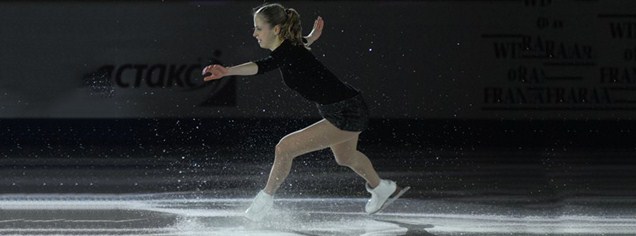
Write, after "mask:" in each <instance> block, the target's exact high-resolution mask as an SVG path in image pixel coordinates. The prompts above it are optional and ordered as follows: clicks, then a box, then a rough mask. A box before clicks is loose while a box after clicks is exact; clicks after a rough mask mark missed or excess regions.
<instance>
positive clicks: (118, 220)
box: [0, 193, 636, 235]
mask: <svg viewBox="0 0 636 236" xmlns="http://www.w3.org/2000/svg"><path fill="white" fill-rule="evenodd" d="M249 200H250V199H244V198H235V199H218V198H214V197H213V196H206V195H205V194H201V193H196V194H195V193H192V194H188V193H164V194H143V195H126V194H123V195H106V194H103V195H4V196H2V197H0V206H1V208H2V211H1V213H0V235H633V234H634V232H636V218H635V217H634V216H636V214H635V213H636V209H634V207H627V206H629V205H631V206H633V205H632V204H631V203H629V202H628V200H621V199H613V200H610V199H606V202H604V203H603V204H602V207H600V206H599V205H597V204H598V203H599V199H576V200H572V201H570V202H567V203H562V204H564V205H561V206H543V207H535V208H533V207H528V206H524V205H516V204H507V203H506V201H508V200H507V199H488V200H486V199H460V200H448V199H446V200H444V199H429V200H422V199H412V198H408V196H407V197H405V198H403V199H400V200H398V201H396V202H395V203H393V204H392V205H391V206H390V207H388V208H387V209H385V210H384V211H383V212H381V213H378V214H375V215H372V216H369V215H367V214H365V213H364V211H363V206H364V203H365V201H366V199H363V198H283V199H277V200H276V203H275V210H274V211H273V212H271V214H270V215H269V216H268V217H267V218H266V219H265V220H263V221H262V222H258V223H256V222H250V221H248V220H246V219H244V218H243V210H244V209H245V208H247V206H248V205H249ZM612 205H613V206H617V207H614V208H608V207H607V206H612ZM621 206H622V207H621ZM545 209H549V210H547V211H546V210H545Z"/></svg>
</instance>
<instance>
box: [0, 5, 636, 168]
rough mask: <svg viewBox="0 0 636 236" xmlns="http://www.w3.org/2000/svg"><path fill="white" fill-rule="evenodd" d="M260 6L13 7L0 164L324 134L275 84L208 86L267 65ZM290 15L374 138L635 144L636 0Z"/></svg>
mask: <svg viewBox="0 0 636 236" xmlns="http://www.w3.org/2000/svg"><path fill="white" fill-rule="evenodd" d="M259 3H260V1H254V2H248V1H240V2H234V1H172V2H160V1H136V2H124V1H93V2H84V1H62V2H44V1H10V2H3V3H1V5H2V7H0V16H1V20H0V35H2V36H1V37H0V41H1V42H0V62H1V65H2V66H1V67H0V140H1V141H2V143H1V144H0V145H2V149H0V152H2V154H4V156H5V157H6V156H16V155H21V154H16V153H19V152H17V151H16V150H20V148H21V147H23V146H25V145H27V146H28V145H33V146H40V147H41V146H47V145H48V146H81V145H116V144H117V145H131V144H132V145H133V146H135V145H137V144H148V145H168V144H171V145H192V144H193V143H200V142H204V143H207V144H210V145H216V144H219V145H241V144H245V143H246V142H256V143H259V144H261V143H262V144H267V145H269V144H272V145H273V144H274V143H275V142H276V140H277V139H278V138H280V137H281V136H282V135H284V134H285V133H288V132H290V131H293V130H295V129H298V128H302V127H304V126H305V125H307V124H309V123H311V122H313V121H315V120H316V119H317V118H318V114H317V112H316V109H315V107H314V105H313V104H311V103H308V102H306V101H303V100H302V99H301V98H300V97H299V96H297V95H295V94H293V92H292V91H291V90H289V89H287V88H286V87H285V86H284V84H283V83H282V81H281V79H280V75H279V73H277V72H272V73H268V74H266V75H262V76H254V77H243V78H232V79H224V80H222V81H219V82H215V83H212V84H203V83H202V82H201V81H200V77H198V72H199V71H200V69H201V67H202V66H205V65H207V64H209V63H212V62H217V63H222V64H225V65H233V64H238V63H242V62H244V61H248V60H253V59H257V58H260V57H263V56H265V55H267V53H268V52H267V51H266V50H263V49H260V48H258V46H257V44H256V42H255V39H254V38H253V37H252V36H251V34H252V31H251V27H252V17H251V14H250V13H251V9H252V7H255V6H256V5H258V4H259ZM282 3H283V4H286V5H287V6H288V7H293V8H296V9H297V10H298V11H299V12H300V13H301V15H302V20H303V27H304V29H305V34H306V33H308V31H309V29H310V28H311V26H312V22H313V19H315V17H317V16H319V15H320V16H322V17H323V18H324V19H325V21H326V28H325V30H324V35H323V37H322V38H321V39H320V40H319V41H318V42H317V43H315V44H314V45H312V51H313V53H314V54H315V55H316V56H317V57H318V58H319V59H320V60H321V61H323V62H324V64H326V65H327V66H328V67H329V68H331V69H332V70H333V71H334V72H335V73H336V74H337V75H339V76H341V78H342V80H344V81H346V82H347V83H350V84H352V85H354V86H356V87H358V88H360V89H361V90H362V91H363V92H364V94H365V97H366V98H367V100H368V102H369V105H370V108H371V110H372V119H373V120H372V123H371V127H370V129H369V131H368V132H366V134H365V135H363V142H366V143H373V144H384V145H388V144H391V145H398V146H408V147H414V148H427V147H452V148H466V149H479V148H490V147H494V148H498V147H502V148H511V149H519V148H525V147H538V148H553V149H554V148H556V149H559V150H567V149H568V148H574V147H578V148H587V147H595V148H620V149H628V150H633V148H634V147H633V143H632V141H631V140H633V138H632V137H633V132H634V130H633V127H634V117H635V115H636V113H635V111H636V110H635V108H636V106H634V104H635V103H634V102H635V101H636V100H635V99H636V97H635V95H634V86H633V85H634V83H636V72H634V68H635V67H634V63H636V48H635V47H636V43H635V42H636V41H635V40H636V20H634V19H636V16H634V15H633V13H631V12H630V11H629V10H627V9H632V8H633V7H634V5H636V2H634V1H627V0H623V1H619V0H609V1H577V0H570V1H566V0H564V1H556V0H553V1H550V0H508V1H479V0H477V1H452V0H449V1H325V2H322V1H298V2H296V1H293V2H287V1H283V2H282ZM246 137H250V139H254V140H252V141H246ZM47 153H48V154H45V155H44V156H46V155H50V156H63V155H62V154H59V153H56V152H54V151H53V152H47ZM1 156H2V155H0V157H1ZM27 156H28V155H27ZM40 156H41V155H40Z"/></svg>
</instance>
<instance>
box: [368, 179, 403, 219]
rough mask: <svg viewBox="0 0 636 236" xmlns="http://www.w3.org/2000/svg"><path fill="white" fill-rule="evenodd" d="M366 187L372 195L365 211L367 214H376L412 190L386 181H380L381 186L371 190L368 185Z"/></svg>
mask: <svg viewBox="0 0 636 236" xmlns="http://www.w3.org/2000/svg"><path fill="white" fill-rule="evenodd" d="M365 187H366V188H367V192H369V193H371V199H369V201H368V202H367V205H366V206H365V209H364V210H365V211H366V212H367V214H374V213H376V212H378V211H380V210H382V209H384V208H385V207H387V206H388V205H389V204H391V203H392V202H393V201H395V200H396V199H397V198H399V197H400V196H402V194H404V193H405V192H406V191H408V190H409V189H410V188H411V187H405V188H401V187H399V186H397V184H395V182H394V181H392V180H386V179H382V180H380V184H378V186H376V187H375V188H374V189H371V187H369V185H368V184H366V185H365Z"/></svg>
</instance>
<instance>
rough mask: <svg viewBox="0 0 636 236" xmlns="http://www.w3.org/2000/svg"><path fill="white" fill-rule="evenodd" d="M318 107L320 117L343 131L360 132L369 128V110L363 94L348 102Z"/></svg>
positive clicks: (319, 105)
mask: <svg viewBox="0 0 636 236" xmlns="http://www.w3.org/2000/svg"><path fill="white" fill-rule="evenodd" d="M317 106H318V111H319V112H320V116H322V118H325V119H326V120H327V121H329V123H331V124H333V125H334V126H336V127H338V128H339V129H341V130H346V131H356V132H360V131H364V130H365V129H366V128H367V127H368V126H369V109H368V108H367V104H366V103H365V101H364V98H363V97H362V95H361V94H358V95H356V96H355V97H352V98H349V99H347V100H342V101H339V102H335V103H331V104H326V105H321V104H317Z"/></svg>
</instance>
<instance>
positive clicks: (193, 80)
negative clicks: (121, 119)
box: [83, 51, 236, 106]
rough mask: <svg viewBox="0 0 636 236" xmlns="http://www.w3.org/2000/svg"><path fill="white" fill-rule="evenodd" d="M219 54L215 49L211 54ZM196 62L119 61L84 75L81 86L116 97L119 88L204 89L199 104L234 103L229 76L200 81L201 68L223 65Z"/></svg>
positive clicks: (99, 94) (102, 94)
mask: <svg viewBox="0 0 636 236" xmlns="http://www.w3.org/2000/svg"><path fill="white" fill-rule="evenodd" d="M218 55H220V52H219V51H216V52H215V56H218ZM197 61H198V62H197V63H183V64H171V63H123V64H106V65H102V66H100V67H99V68H98V69H97V70H95V71H94V72H91V73H88V74H86V75H85V76H84V78H83V79H84V86H87V87H89V88H90V91H91V94H92V95H95V96H101V97H113V96H116V91H117V90H120V89H127V90H128V89H139V90H140V91H148V90H155V89H176V90H177V91H181V92H193V91H199V90H206V91H207V92H206V97H205V98H203V101H202V102H201V103H200V104H199V105H200V106H234V105H235V104H236V101H235V100H236V99H235V97H236V96H235V92H236V91H235V90H236V86H235V83H234V80H233V79H229V78H227V79H221V80H215V81H208V82H205V81H203V78H202V76H201V71H202V70H203V68H204V67H205V66H207V65H209V64H223V63H221V62H220V61H219V60H218V59H216V58H211V59H208V60H205V63H203V62H204V60H201V59H199V60H197Z"/></svg>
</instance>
